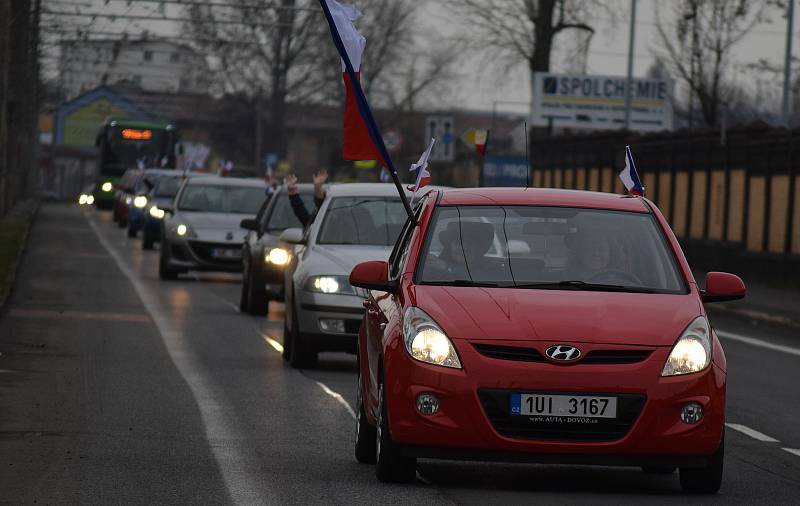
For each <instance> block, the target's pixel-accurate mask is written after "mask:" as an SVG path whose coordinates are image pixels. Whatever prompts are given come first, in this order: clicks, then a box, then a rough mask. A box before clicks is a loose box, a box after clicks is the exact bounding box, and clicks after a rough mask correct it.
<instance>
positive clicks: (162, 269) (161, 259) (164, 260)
mask: <svg viewBox="0 0 800 506" xmlns="http://www.w3.org/2000/svg"><path fill="white" fill-rule="evenodd" d="M168 251H169V244H167V243H166V242H162V243H161V254H159V256H158V277H159V278H161V279H163V280H165V281H170V280H173V279H178V271H176V270H175V269H171V268H170V266H169V252H168Z"/></svg>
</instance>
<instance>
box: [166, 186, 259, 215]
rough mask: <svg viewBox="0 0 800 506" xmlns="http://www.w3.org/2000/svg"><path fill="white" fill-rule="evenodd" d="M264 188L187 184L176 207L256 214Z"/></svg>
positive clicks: (201, 210)
mask: <svg viewBox="0 0 800 506" xmlns="http://www.w3.org/2000/svg"><path fill="white" fill-rule="evenodd" d="M266 198H267V194H266V191H265V190H264V188H259V187H254V186H233V185H230V186H229V185H204V184H194V185H188V186H187V187H186V188H185V189H184V190H183V193H181V200H180V202H179V203H178V209H179V210H181V211H195V212H206V213H237V214H256V212H258V209H259V208H260V207H261V204H263V203H264V199H266Z"/></svg>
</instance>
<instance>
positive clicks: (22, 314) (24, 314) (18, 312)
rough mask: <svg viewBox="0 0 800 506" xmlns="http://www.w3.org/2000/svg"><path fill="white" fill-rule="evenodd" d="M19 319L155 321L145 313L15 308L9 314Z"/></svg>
mask: <svg viewBox="0 0 800 506" xmlns="http://www.w3.org/2000/svg"><path fill="white" fill-rule="evenodd" d="M9 313H10V314H11V316H14V317H17V318H36V319H42V320H100V321H110V322H127V323H150V322H152V321H153V320H152V319H151V318H150V316H149V315H146V314H144V313H97V312H91V311H69V310H64V311H58V310H55V309H25V308H13V309H11V311H10V312H9Z"/></svg>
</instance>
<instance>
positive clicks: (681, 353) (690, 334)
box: [661, 316, 711, 376]
mask: <svg viewBox="0 0 800 506" xmlns="http://www.w3.org/2000/svg"><path fill="white" fill-rule="evenodd" d="M710 363H711V328H710V327H709V325H708V320H706V318H705V317H704V316H698V317H697V318H695V319H694V321H692V323H690V324H689V326H688V327H686V330H684V331H683V334H681V337H680V338H678V341H677V342H676V343H675V346H673V347H672V351H671V352H670V354H669V357H668V358H667V362H666V363H665V364H664V369H663V370H662V371H661V375H662V376H677V375H680V374H692V373H695V372H700V371H702V370H703V369H705V368H706V367H708V364H710Z"/></svg>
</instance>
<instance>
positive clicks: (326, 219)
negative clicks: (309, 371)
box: [281, 183, 408, 368]
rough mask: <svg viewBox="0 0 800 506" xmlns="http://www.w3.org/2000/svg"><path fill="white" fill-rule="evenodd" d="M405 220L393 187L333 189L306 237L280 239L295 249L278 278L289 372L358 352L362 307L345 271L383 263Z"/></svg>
mask: <svg viewBox="0 0 800 506" xmlns="http://www.w3.org/2000/svg"><path fill="white" fill-rule="evenodd" d="M407 218H408V215H407V214H406V211H405V209H404V207H403V204H402V202H401V201H400V197H399V195H398V194H397V189H396V187H395V186H394V185H391V184H380V183H354V184H340V185H332V186H331V187H330V188H329V189H328V191H327V195H326V197H325V202H323V204H322V207H321V208H320V210H319V212H318V213H317V217H316V219H315V220H314V222H313V223H312V224H311V225H310V226H309V227H308V228H307V229H306V231H305V233H304V232H303V231H302V230H300V229H297V228H290V229H287V230H285V231H284V232H283V234H281V240H283V241H284V242H287V243H290V244H292V243H293V244H296V246H295V250H294V253H293V254H292V257H291V261H290V262H289V265H288V266H287V270H286V272H285V275H284V283H285V287H284V297H285V302H286V311H285V315H286V316H285V325H284V358H285V359H287V360H289V362H290V363H291V365H292V367H295V368H298V367H315V366H316V363H317V353H318V352H320V351H345V352H350V353H355V352H356V345H357V342H358V330H359V327H360V325H361V319H362V316H363V314H364V307H363V297H362V296H361V295H362V294H361V293H360V291H359V289H355V288H353V287H352V286H350V283H349V282H348V278H349V276H350V271H351V270H352V269H353V267H354V266H355V265H356V264H358V263H360V262H364V261H367V260H386V259H388V258H389V254H390V253H391V250H392V247H393V246H394V244H395V242H396V240H397V236H398V235H399V234H400V229H401V228H402V227H403V225H404V224H405V222H406V219H407Z"/></svg>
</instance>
